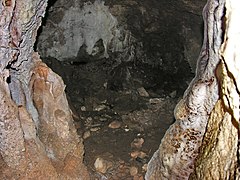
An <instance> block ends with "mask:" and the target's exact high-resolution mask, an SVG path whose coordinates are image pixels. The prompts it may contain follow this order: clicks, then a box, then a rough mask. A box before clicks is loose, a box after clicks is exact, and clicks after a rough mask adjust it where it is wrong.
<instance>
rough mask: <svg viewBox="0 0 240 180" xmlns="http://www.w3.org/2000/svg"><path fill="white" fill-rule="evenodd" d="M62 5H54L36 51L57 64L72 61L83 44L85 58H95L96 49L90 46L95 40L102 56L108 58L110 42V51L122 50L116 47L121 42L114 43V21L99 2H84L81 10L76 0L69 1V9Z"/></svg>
mask: <svg viewBox="0 0 240 180" xmlns="http://www.w3.org/2000/svg"><path fill="white" fill-rule="evenodd" d="M65 3H66V2H65V1H61V0H59V1H57V2H56V4H55V7H54V8H52V9H54V12H53V13H52V14H53V16H50V17H49V19H48V23H47V27H46V29H47V30H46V31H43V33H42V34H41V36H40V37H39V46H38V50H39V51H40V52H41V55H42V56H43V57H48V56H50V57H54V58H57V59H58V60H60V61H63V60H66V59H75V58H77V57H78V55H79V53H80V48H81V47H82V46H83V45H85V46H86V52H87V53H88V54H89V55H96V54H97V53H98V51H99V49H98V47H95V48H94V46H95V44H96V43H97V42H98V41H99V40H102V43H103V44H102V45H103V47H104V53H103V57H108V56H109V55H108V50H109V44H110V43H113V44H112V48H113V49H112V51H115V50H116V49H117V50H120V51H121V50H122V48H123V47H118V46H119V45H118V44H119V43H123V42H120V41H119V40H118V38H120V34H119V33H120V32H119V30H118V29H117V25H118V23H117V19H116V18H115V17H113V16H112V15H111V13H110V12H109V8H108V7H107V6H105V5H104V2H103V1H95V2H94V3H91V2H86V3H84V4H83V7H81V1H78V0H73V1H71V6H65V5H64V6H63V4H65ZM49 32H50V33H49ZM113 38H114V39H113ZM126 40H127V39H126Z"/></svg>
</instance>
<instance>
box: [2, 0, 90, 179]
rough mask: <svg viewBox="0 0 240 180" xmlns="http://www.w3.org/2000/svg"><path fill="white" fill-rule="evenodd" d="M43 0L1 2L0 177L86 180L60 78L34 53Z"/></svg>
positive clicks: (77, 140) (80, 142)
mask: <svg viewBox="0 0 240 180" xmlns="http://www.w3.org/2000/svg"><path fill="white" fill-rule="evenodd" d="M46 7H47V1H45V0H34V1H32V0H29V1H26V0H16V1H15V0H13V1H3V2H2V3H1V4H0V13H1V14H0V22H1V23H0V34H1V36H0V57H1V61H0V64H1V66H0V67H1V68H0V76H1V78H0V97H1V100H0V114H1V115H0V171H1V173H0V178H1V179H46V178H47V179H69V178H70V179H88V178H89V177H88V173H87V171H86V168H85V166H84V165H83V163H82V161H83V144H82V140H81V139H79V138H78V136H77V133H76V130H75V128H74V126H73V118H72V114H71V110H70V108H69V106H68V102H67V99H66V96H65V92H64V89H65V85H64V84H63V81H62V79H61V77H59V76H58V75H57V74H55V73H54V72H52V71H51V69H50V68H48V67H47V66H46V65H45V64H44V63H43V62H42V61H41V59H40V57H39V55H38V53H36V52H34V51H33V46H34V43H35V40H36V35H37V29H38V28H39V26H40V25H41V20H42V17H43V16H44V14H45V9H46Z"/></svg>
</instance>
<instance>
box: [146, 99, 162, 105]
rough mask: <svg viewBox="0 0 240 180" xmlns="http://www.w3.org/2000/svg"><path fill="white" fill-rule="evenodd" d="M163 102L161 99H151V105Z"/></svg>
mask: <svg viewBox="0 0 240 180" xmlns="http://www.w3.org/2000/svg"><path fill="white" fill-rule="evenodd" d="M161 102H162V100H161V99H160V98H152V99H149V103H150V104H160V103H161Z"/></svg>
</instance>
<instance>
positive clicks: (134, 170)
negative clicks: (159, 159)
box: [130, 166, 138, 176]
mask: <svg viewBox="0 0 240 180" xmlns="http://www.w3.org/2000/svg"><path fill="white" fill-rule="evenodd" d="M137 173H138V168H137V167H135V166H132V167H130V175H131V176H135V175H137Z"/></svg>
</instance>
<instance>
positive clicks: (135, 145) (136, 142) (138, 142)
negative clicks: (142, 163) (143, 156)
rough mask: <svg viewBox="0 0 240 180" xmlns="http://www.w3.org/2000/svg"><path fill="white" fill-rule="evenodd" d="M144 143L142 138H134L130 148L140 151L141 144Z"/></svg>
mask: <svg viewBox="0 0 240 180" xmlns="http://www.w3.org/2000/svg"><path fill="white" fill-rule="evenodd" d="M143 143H144V139H143V138H135V139H134V140H133V142H132V143H131V147H132V148H137V149H140V148H141V147H142V144H143Z"/></svg>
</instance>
